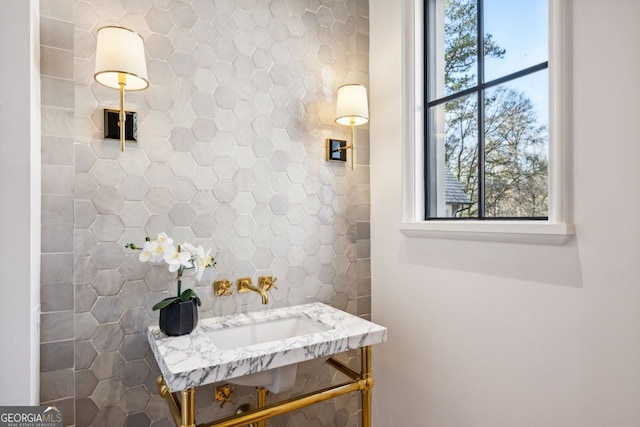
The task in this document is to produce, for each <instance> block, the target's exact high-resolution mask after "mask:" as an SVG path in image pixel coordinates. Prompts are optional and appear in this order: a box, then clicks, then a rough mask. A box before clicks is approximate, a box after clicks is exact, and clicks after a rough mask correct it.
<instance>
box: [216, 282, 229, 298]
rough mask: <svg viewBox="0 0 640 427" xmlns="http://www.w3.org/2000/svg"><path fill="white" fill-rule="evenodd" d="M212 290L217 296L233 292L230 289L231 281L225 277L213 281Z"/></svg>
mask: <svg viewBox="0 0 640 427" xmlns="http://www.w3.org/2000/svg"><path fill="white" fill-rule="evenodd" d="M213 290H214V292H215V293H216V296H219V297H223V296H227V295H231V294H233V291H232V290H231V282H230V281H228V280H227V279H222V280H216V281H215V282H213Z"/></svg>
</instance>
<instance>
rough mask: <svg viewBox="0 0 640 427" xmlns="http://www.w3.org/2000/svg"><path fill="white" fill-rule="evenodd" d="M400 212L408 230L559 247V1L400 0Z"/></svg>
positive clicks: (563, 128) (566, 222)
mask: <svg viewBox="0 0 640 427" xmlns="http://www.w3.org/2000/svg"><path fill="white" fill-rule="evenodd" d="M403 4H404V6H405V8H404V18H405V29H406V30H405V34H404V47H405V49H404V61H403V62H404V65H405V67H406V68H405V84H404V86H403V87H404V99H405V107H404V108H405V114H404V117H405V122H404V128H405V132H404V134H405V142H404V173H403V174H404V210H403V220H402V224H401V226H400V230H401V231H402V232H403V233H404V234H406V235H409V236H414V237H440V238H455V239H461V238H462V239H481V240H497V241H505V240H506V241H526V242H530V243H551V244H561V243H564V242H565V241H567V240H568V238H569V237H570V236H571V235H572V234H573V233H574V231H573V226H572V224H570V219H569V212H570V205H569V202H568V197H567V196H568V194H569V188H568V185H569V179H568V177H569V176H570V171H569V169H568V163H567V161H566V159H567V155H566V152H567V151H568V149H569V140H568V138H567V136H568V135H569V128H568V127H567V125H566V124H567V123H568V122H569V120H568V117H569V111H568V110H567V108H566V107H565V106H566V100H567V99H569V94H568V93H567V92H566V89H565V85H564V84H563V82H564V81H565V80H566V78H567V77H566V76H565V73H566V70H568V69H569V67H568V61H569V59H570V57H569V56H568V55H563V54H562V50H563V47H564V45H565V44H566V37H567V34H568V33H569V32H570V26H569V24H570V22H569V20H568V18H567V13H566V11H565V8H567V6H566V4H567V2H565V1H563V0H520V1H517V2H514V1H509V0H424V1H421V0H404V2H403Z"/></svg>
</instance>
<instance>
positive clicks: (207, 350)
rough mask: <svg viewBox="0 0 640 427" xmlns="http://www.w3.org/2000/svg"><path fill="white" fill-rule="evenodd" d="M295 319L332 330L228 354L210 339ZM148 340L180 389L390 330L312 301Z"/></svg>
mask: <svg viewBox="0 0 640 427" xmlns="http://www.w3.org/2000/svg"><path fill="white" fill-rule="evenodd" d="M291 316H303V317H307V318H309V319H312V320H315V321H316V322H319V323H321V324H323V325H326V327H327V328H328V330H326V331H321V332H315V333H311V334H307V335H302V336H298V337H291V338H286V339H282V340H278V341H271V342H266V343H261V344H255V345H249V346H246V347H240V348H234V349H227V350H221V349H219V348H218V347H217V346H216V345H215V344H214V343H213V341H212V340H211V339H209V338H208V337H207V335H206V332H208V331H211V330H214V329H221V328H229V327H233V326H240V325H244V324H251V323H257V322H268V321H270V320H276V319H283V318H287V317H291ZM147 337H148V339H149V343H150V345H151V350H152V351H153V354H154V355H155V357H156V360H157V361H158V365H159V367H160V370H161V372H162V375H163V376H164V378H165V380H166V382H167V385H168V386H169V389H170V390H171V391H179V390H184V389H187V388H191V387H197V386H201V385H204V384H210V383H215V382H218V381H224V380H227V379H230V378H235V377H240V376H243V375H247V374H252V373H256V372H261V371H264V370H267V369H272V368H278V367H280V366H286V365H290V364H293V363H298V362H303V361H305V360H311V359H316V358H319V357H326V356H330V355H332V354H336V353H341V352H344V351H347V350H353V349H357V348H360V347H364V346H369V345H373V344H378V343H381V342H383V341H386V339H387V329H386V328H385V327H383V326H380V325H377V324H375V323H372V322H369V321H367V320H364V319H361V318H359V317H357V316H354V315H351V314H349V313H345V312H344V311H341V310H338V309H336V308H333V307H330V306H328V305H326V304H322V303H311V304H305V305H298V306H293V307H283V308H276V309H270V310H264V311H254V312H251V313H243V314H235V315H230V316H222V317H211V318H206V319H200V321H199V322H198V326H196V328H195V329H194V330H193V331H192V332H191V333H190V334H189V335H183V336H179V337H170V336H167V335H165V334H164V333H163V332H161V331H160V329H159V328H158V326H150V327H149V328H148V330H147Z"/></svg>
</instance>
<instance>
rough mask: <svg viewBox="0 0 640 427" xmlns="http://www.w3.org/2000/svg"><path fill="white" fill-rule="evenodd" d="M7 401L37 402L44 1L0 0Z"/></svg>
mask: <svg viewBox="0 0 640 427" xmlns="http://www.w3.org/2000/svg"><path fill="white" fill-rule="evenodd" d="M0 58H2V66H1V67H0V82H2V86H3V87H2V96H1V102H0V237H1V238H2V243H0V245H1V246H2V249H0V272H2V273H1V278H0V343H1V344H0V378H2V380H1V381H0V405H36V404H37V403H38V401H39V399H38V377H39V375H38V372H39V366H38V365H39V342H40V340H39V336H38V334H39V331H38V326H37V319H36V316H35V314H34V310H36V309H37V306H38V305H39V300H40V90H39V87H40V83H39V82H40V77H39V76H40V71H39V36H38V1H37V0H30V1H24V0H2V1H1V2H0Z"/></svg>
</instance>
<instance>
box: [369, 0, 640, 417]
mask: <svg viewBox="0 0 640 427" xmlns="http://www.w3.org/2000/svg"><path fill="white" fill-rule="evenodd" d="M573 3H574V5H573V12H572V19H573V29H572V35H573V49H572V52H570V54H572V55H573V67H574V71H573V78H572V79H571V80H572V83H573V94H574V95H573V105H574V122H573V132H574V147H573V154H572V156H571V157H572V160H573V162H574V172H573V177H574V191H573V199H574V204H573V208H574V222H575V224H576V233H577V236H576V237H575V238H574V239H573V240H572V241H570V242H569V243H567V244H565V245H564V246H561V247H550V246H536V245H518V244H505V243H502V244H501V243H483V242H465V241H446V240H434V239H415V238H407V237H403V236H402V235H401V234H400V232H399V231H398V226H397V225H398V222H399V220H400V211H401V208H400V203H401V200H400V194H401V154H402V151H401V140H402V132H401V120H402V117H401V111H402V104H401V88H402V86H401V85H402V82H401V77H402V74H401V70H402V68H401V51H402V46H401V40H402V37H401V36H402V28H401V25H402V23H401V2H399V1H398V2H396V1H387V0H371V2H370V17H371V62H370V67H371V122H370V124H371V170H372V171H373V173H372V174H371V181H372V183H371V193H372V194H371V199H372V209H371V210H372V213H371V217H372V218H371V220H372V230H371V234H372V236H371V240H372V277H373V284H372V295H373V302H372V304H373V306H372V312H373V317H374V321H376V322H379V323H381V324H383V325H386V326H387V327H388V328H389V341H388V343H386V344H384V345H381V346H378V347H376V348H375V349H374V355H373V356H374V370H375V377H376V388H375V393H374V400H375V401H374V411H375V414H374V420H375V423H374V425H376V426H378V427H384V426H390V425H403V426H404V425H406V426H420V427H431V426H432V427H449V426H451V427H454V426H455V427H459V426H465V427H471V426H474V427H480V426H486V427H500V426H504V427H513V426H518V427H525V426H531V427H534V426H535V427H553V426H558V427H574V426H575V427H590V426H593V427H603V426H616V427H626V426H629V427H631V426H634V427H635V426H638V425H640V405H638V402H640V225H639V222H638V219H639V216H640V215H639V212H640V102H639V101H638V99H639V98H640V78H639V76H640V74H639V69H640V45H639V44H638V40H640V27H639V26H638V25H637V18H638V16H640V2H638V1H637V0H610V1H607V2H603V1H601V0H579V1H574V2H573ZM376 171H378V172H384V173H376Z"/></svg>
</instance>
